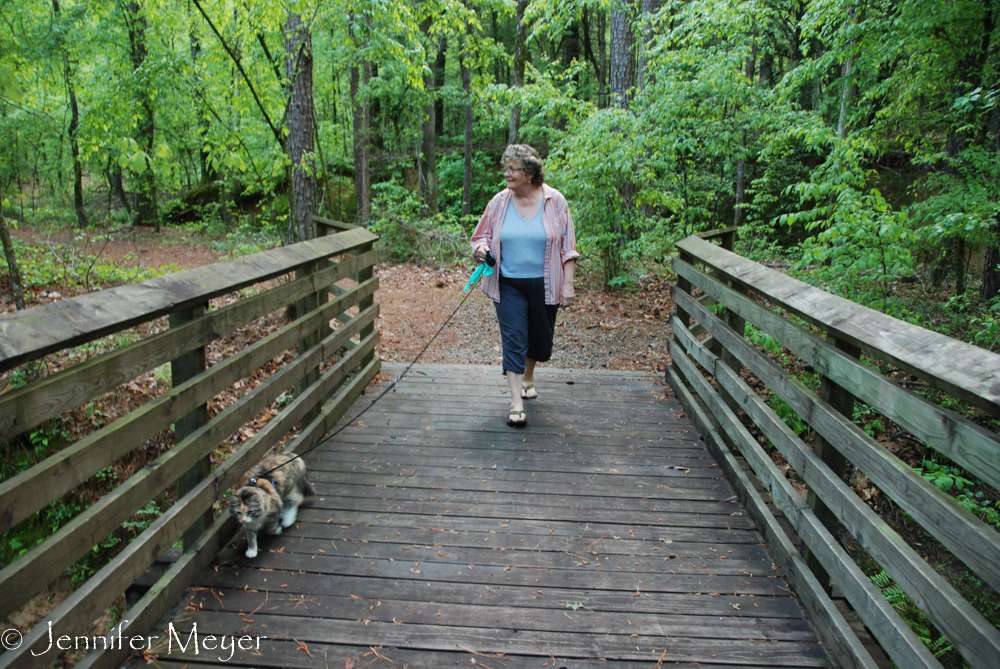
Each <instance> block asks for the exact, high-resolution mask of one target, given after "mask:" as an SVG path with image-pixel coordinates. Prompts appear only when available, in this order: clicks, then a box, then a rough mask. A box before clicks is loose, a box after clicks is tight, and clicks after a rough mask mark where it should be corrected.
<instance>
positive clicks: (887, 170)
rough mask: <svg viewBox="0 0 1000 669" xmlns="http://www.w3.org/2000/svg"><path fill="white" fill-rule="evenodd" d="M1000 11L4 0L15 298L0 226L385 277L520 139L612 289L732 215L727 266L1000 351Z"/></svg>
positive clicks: (423, 253)
mask: <svg viewBox="0 0 1000 669" xmlns="http://www.w3.org/2000/svg"><path fill="white" fill-rule="evenodd" d="M998 16H1000V3H998V2H996V1H995V0H958V1H956V2H948V3H940V2H934V1H932V0H878V1H875V2H863V3H862V2H857V1H856V0H811V1H805V0H803V1H798V0H767V1H743V2H735V1H733V0H690V1H680V0H642V1H641V2H631V3H624V2H613V1H606V0H517V2H516V3H515V2H513V1H511V2H500V1H494V0H487V1H483V2H478V1H477V2H472V1H471V0H470V1H467V2H457V1H450V0H425V1H421V2H407V1H404V0H383V1H380V2H364V3H357V4H354V3H351V2H336V1H330V2H321V1H318V0H313V1H311V2H305V1H291V2H274V1H270V0H245V1H243V2H231V1H220V0H185V1H183V2H163V1H156V0H151V1H144V2H139V1H134V2H123V1H116V2H100V3H99V2H88V1H83V0H51V2H14V1H13V0H6V1H4V2H3V3H2V4H0V18H2V21H3V29H2V33H0V146H2V148H0V195H2V199H3V210H2V211H3V218H2V219H0V221H5V222H0V231H2V232H3V234H2V237H3V239H4V257H5V262H6V265H7V266H8V267H10V268H12V269H13V271H11V272H8V273H9V274H10V275H11V278H10V280H11V282H12V284H13V285H12V286H11V290H16V291H17V292H18V293H20V292H21V288H20V284H21V283H22V282H23V279H15V278H14V277H15V276H17V274H18V272H17V270H16V261H17V256H18V251H19V249H18V245H17V244H16V243H12V242H10V241H9V239H8V238H9V234H7V233H6V229H7V228H9V227H17V226H32V225H36V224H48V225H60V226H63V227H65V228H69V229H88V228H93V227H95V226H105V227H106V228H107V229H108V230H121V229H124V228H126V227H127V226H155V229H157V230H159V229H160V228H161V226H189V227H190V228H194V229H198V230H202V231H205V230H210V231H213V232H215V233H222V234H228V235H229V236H230V237H231V238H234V239H240V238H244V239H248V238H254V239H261V240H263V241H262V242H261V243H263V244H276V243H281V242H283V241H284V242H287V241H293V240H297V239H302V238H308V237H310V236H311V235H312V234H313V231H312V226H311V225H310V223H309V221H310V216H311V215H313V214H320V215H323V216H328V217H330V218H333V219H338V220H344V221H350V222H357V223H361V224H362V225H366V226H369V227H371V228H372V229H373V230H376V231H377V232H379V233H380V234H382V235H383V245H384V248H385V249H386V253H387V255H388V257H390V258H392V259H397V260H406V259H413V260H423V261H429V262H445V261H450V260H452V259H454V258H455V257H456V256H462V257H464V256H465V255H466V251H465V248H466V247H465V239H466V238H467V236H468V234H469V232H470V230H471V226H472V225H473V224H474V220H475V217H476V216H477V215H478V214H479V213H480V212H481V210H482V208H483V206H484V205H485V203H486V202H487V201H488V198H489V197H490V196H491V195H492V194H493V193H494V192H496V190H498V188H499V187H500V186H501V185H502V183H503V180H502V177H501V174H500V170H499V154H500V153H501V152H502V149H503V147H504V146H505V144H506V143H508V142H513V141H520V142H526V143H530V144H533V145H535V146H536V147H538V148H539V149H540V150H541V152H542V154H543V156H545V157H546V160H547V163H546V168H547V175H548V180H549V182H550V183H551V184H552V185H554V186H555V187H557V188H559V189H560V190H562V191H563V192H564V194H565V195H566V196H567V198H568V199H569V201H570V203H571V206H572V208H573V213H574V217H575V221H576V226H577V229H578V236H579V237H580V242H581V245H582V247H583V250H584V251H585V253H586V256H587V258H588V259H589V260H590V262H591V263H592V265H593V267H594V268H595V271H596V272H599V275H600V277H601V279H602V281H603V283H604V284H605V285H606V286H607V287H610V288H619V289H628V288H629V287H630V286H631V285H633V284H634V283H635V282H636V281H637V280H638V279H639V278H640V277H641V276H642V275H644V274H645V273H648V272H661V273H662V272H665V271H666V270H665V265H664V264H663V262H664V261H665V259H666V258H667V256H669V255H670V254H672V253H673V247H672V244H673V242H674V241H675V240H677V239H679V238H682V237H684V236H686V235H688V234H690V233H692V232H693V231H699V230H704V229H709V228H713V227H721V226H725V225H733V224H735V225H738V226H740V239H741V249H742V251H743V252H744V253H746V254H748V255H750V256H751V257H754V258H756V259H767V260H772V261H776V263H777V264H788V265H791V266H792V267H791V268H790V271H793V272H803V273H804V274H806V275H807V276H808V280H810V281H813V282H819V283H821V284H823V285H825V286H826V287H828V288H829V289H831V290H834V291H836V292H841V293H843V294H845V295H847V296H848V297H851V298H852V299H855V300H857V301H860V302H862V303H864V304H868V305H871V306H874V307H876V308H879V309H882V310H885V311H887V312H888V313H890V314H891V315H894V316H897V317H902V318H905V319H908V320H912V321H915V322H920V323H921V324H923V325H925V326H928V327H938V326H939V325H940V323H939V322H938V321H942V320H947V319H942V318H936V317H933V316H931V315H930V312H928V311H927V310H926V309H924V310H921V309H919V308H916V307H915V306H914V299H915V298H920V299H923V300H927V301H929V303H937V306H938V307H940V306H941V303H945V304H946V305H948V306H950V307H951V308H952V310H953V311H956V312H962V313H965V312H966V311H967V312H968V313H969V314H973V313H974V314H976V316H975V318H974V319H973V320H970V321H968V322H965V321H964V320H963V319H961V318H960V320H962V321H963V322H961V323H958V324H957V325H956V327H957V330H955V332H956V333H957V334H958V336H964V337H965V338H967V339H969V340H971V341H974V342H975V343H978V344H981V345H984V346H987V347H992V346H993V345H994V344H995V343H996V340H997V337H998V335H1000V328H998V325H997V321H996V320H995V319H994V318H993V316H992V314H993V313H994V312H993V311H991V310H990V308H991V307H994V306H997V303H996V302H994V300H995V298H996V296H997V294H998V289H1000V271H998V269H997V267H998V260H1000V254H998V248H997V247H998V240H997V234H998V232H997V231H998V216H1000V204H998V201H1000V197H998V191H1000V150H998V149H1000V80H998V74H997V73H998V68H1000V34H998V32H997V23H998ZM21 251H22V253H29V251H27V250H25V249H21ZM914 285H915V286H917V287H918V288H919V290H912V289H911V288H913V286H914ZM953 329H954V328H953Z"/></svg>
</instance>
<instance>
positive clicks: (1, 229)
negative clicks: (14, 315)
mask: <svg viewBox="0 0 1000 669" xmlns="http://www.w3.org/2000/svg"><path fill="white" fill-rule="evenodd" d="M0 242H2V244H3V255H4V258H6V259H7V271H8V272H9V273H10V283H11V286H12V287H13V289H14V308H16V309H17V310H18V311H20V310H22V309H24V280H23V279H22V278H21V268H20V266H19V265H18V264H17V255H16V254H15V253H14V244H13V242H11V239H10V230H8V229H7V219H6V218H4V216H3V208H2V207H0Z"/></svg>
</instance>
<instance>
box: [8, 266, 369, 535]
mask: <svg viewBox="0 0 1000 669" xmlns="http://www.w3.org/2000/svg"><path fill="white" fill-rule="evenodd" d="M377 287H378V283H377V280H373V281H371V282H369V283H367V284H361V285H359V286H357V287H356V288H354V289H353V290H352V291H351V292H350V293H348V294H345V295H344V296H342V297H340V298H338V299H337V300H335V301H333V302H329V303H327V304H326V305H324V306H323V307H320V308H318V309H316V310H315V311H314V312H312V313H310V314H304V315H303V316H302V318H300V319H298V320H296V321H293V322H292V323H290V324H288V325H286V326H285V327H283V328H281V329H280V330H277V331H275V332H273V333H271V334H270V335H268V336H266V337H264V338H263V339H261V340H259V341H257V342H255V343H253V344H251V345H250V346H248V347H246V348H244V349H243V350H241V351H240V352H239V353H236V354H235V355H232V356H230V357H229V358H227V359H226V360H224V361H223V362H221V363H219V364H218V365H215V366H214V367H212V368H211V369H209V370H207V371H205V372H203V373H201V374H199V375H198V376H197V377H194V378H192V379H190V380H188V381H186V382H184V383H182V384H180V385H178V386H177V387H175V388H174V389H172V390H171V391H169V392H167V393H165V394H163V395H161V396H159V397H157V398H155V399H153V400H151V401H150V402H147V403H146V404H144V405H143V406H142V407H140V408H138V409H136V410H134V411H132V412H131V413H129V414H128V415H126V416H123V417H122V418H120V419H119V420H117V421H115V422H114V423H111V424H109V425H106V426H105V427H103V428H101V429H100V430H98V431H97V432H94V433H92V434H90V435H88V436H86V437H84V438H83V439H81V440H80V441H78V442H76V443H75V444H73V445H72V446H69V447H67V448H64V449H63V450H61V451H60V452H58V453H56V454H55V455H53V456H51V457H48V458H46V459H45V460H43V461H42V462H40V463H38V464H37V465H35V466H33V467H31V468H30V469H27V470H25V471H23V472H21V473H20V474H18V475H17V476H14V477H12V478H10V479H9V480H7V481H4V482H3V483H0V531H6V530H8V529H9V528H10V527H12V526H13V525H15V524H17V523H18V522H20V521H21V520H23V519H24V518H26V517H28V516H29V515H30V514H32V513H34V512H35V511H37V510H39V509H41V508H43V507H44V506H45V505H46V504H48V503H49V502H50V501H51V500H53V499H56V498H58V497H59V495H62V494H63V493H65V492H66V491H68V490H71V489H72V488H73V487H74V486H76V485H78V484H80V483H82V482H83V481H85V480H87V478H89V477H90V476H92V475H93V474H94V472H96V471H98V470H100V469H102V468H104V467H107V466H110V465H111V464H112V463H113V462H114V461H115V460H117V459H118V458H120V457H123V456H124V455H125V454H127V453H129V452H130V451H132V450H133V449H135V448H138V447H139V446H140V445H142V444H143V443H144V442H145V441H146V440H147V439H149V438H151V437H152V436H153V435H154V434H156V433H157V432H158V431H160V430H162V429H164V428H166V427H168V426H169V425H170V424H171V423H172V422H174V421H175V420H178V419H179V418H181V417H182V416H184V415H185V414H186V413H187V412H188V411H190V410H191V409H193V408H194V407H196V406H197V405H198V404H200V403H202V402H205V401H207V400H208V399H210V398H211V397H213V396H215V395H216V394H218V393H219V392H221V391H222V390H223V389H224V388H226V387H228V386H229V385H231V384H232V383H234V382H235V381H237V380H239V379H242V378H245V377H246V376H248V375H250V374H251V373H253V371H254V370H256V369H257V368H258V367H260V366H261V365H262V364H264V363H265V362H267V361H268V360H270V359H271V358H272V357H274V356H275V355H277V354H278V353H280V352H281V351H284V350H285V349H287V348H289V347H290V346H292V345H293V344H294V342H295V341H296V339H297V338H298V337H299V336H300V333H301V332H305V331H308V330H310V329H313V328H316V327H317V326H318V325H319V324H320V323H322V322H324V321H329V319H330V317H331V315H332V314H333V313H334V312H336V311H338V310H339V309H340V308H342V307H341V306H339V304H340V303H341V302H343V303H346V304H351V303H352V298H351V297H350V296H351V295H353V296H355V297H354V300H355V301H356V299H357V296H367V295H370V294H372V293H373V292H374V291H375V290H376V288H377ZM376 316H377V310H373V311H372V312H371V313H369V314H368V317H367V320H366V321H365V323H373V322H374V321H375V318H376ZM365 323H354V324H352V325H348V326H345V328H343V330H342V332H343V333H344V334H343V335H342V336H340V337H339V338H337V339H336V346H333V345H330V346H327V347H326V348H327V349H328V350H326V351H325V352H323V355H322V356H320V355H319V354H320V351H316V352H315V353H314V355H313V356H312V357H313V358H314V360H313V362H315V363H317V364H318V363H319V361H320V360H322V359H324V358H325V357H326V356H329V355H332V354H333V353H336V351H337V349H338V348H339V347H340V346H343V344H344V342H346V341H348V340H349V339H350V337H351V336H353V335H354V334H356V333H358V331H359V330H360V329H361V326H362V325H364V324H365ZM298 362H299V361H296V363H295V364H297V363H298ZM281 373H282V374H287V373H289V371H288V370H286V371H283V372H281ZM297 378H298V377H297ZM283 390H284V389H279V390H278V392H277V393H276V395H277V394H280V393H281V392H283ZM268 401H270V400H268ZM258 410H259V409H258ZM252 415H253V414H250V416H248V417H246V420H249V417H252ZM171 482H172V481H171Z"/></svg>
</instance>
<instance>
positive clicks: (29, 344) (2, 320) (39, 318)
mask: <svg viewBox="0 0 1000 669" xmlns="http://www.w3.org/2000/svg"><path fill="white" fill-rule="evenodd" d="M377 239H378V236H377V235H375V234H373V233H371V232H368V231H367V230H365V229H363V228H357V229H354V230H349V231H346V232H341V233H338V234H335V235H330V236H326V237H319V238H317V239H312V240H309V241H305V242H300V243H298V244H292V245H289V246H284V247H281V248H277V249H272V250H270V251H262V252H261V253H256V254H254V255H251V256H246V257H243V258H238V259H236V260H231V261H227V262H220V263H215V264H212V265H206V266H204V267H198V268H195V269H191V270H187V271H184V272H178V273H176V274H170V275H167V276H161V277H156V278H153V279H148V280H146V281H142V282H140V283H136V284H130V285H127V286H120V287H118V288H110V289H108V290H104V291H99V292H96V293H88V294H87V295H81V296H80V297H74V298H69V299H66V300H59V301H58V302H52V303H50V304H46V305H43V306H40V307H35V308H34V309H28V310H26V311H18V312H15V313H11V314H4V315H2V316H0V372H3V371H6V370H9V369H12V368H13V367H16V366H17V365H19V364H21V363H23V362H26V361H28V360H33V359H35V358H39V357H41V356H43V355H46V354H48V353H52V352H54V351H58V350H60V349H64V348H68V347H71V346H77V345H79V344H83V343H86V342H89V341H93V340H94V339H97V338H99V337H103V336H105V335H108V334H111V333H113V332H118V331H120V330H123V329H125V328H129V327H132V326H133V325H138V324H139V323H143V322H145V321H149V320H152V319H154V318H158V317H159V316H163V315H165V314H167V313H170V312H172V311H177V310H180V309H185V308H188V307H192V306H195V305H199V304H204V303H205V302H207V301H208V300H210V299H212V298H214V297H218V296H220V295H225V294H226V293H230V292H232V291H234V290H238V289H241V288H245V287H246V286H250V285H253V284H255V283H259V282H261V281H266V280H268V279H272V278H274V277H277V276H280V275H282V274H286V273H288V272H291V271H294V270H296V269H298V268H300V267H303V266H305V265H309V264H311V263H314V262H316V261H317V260H321V259H324V258H329V257H330V256H333V255H337V254H340V253H343V252H345V251H346V250H348V249H352V248H357V247H358V246H360V245H363V244H366V243H372V242H374V241H375V240H377Z"/></svg>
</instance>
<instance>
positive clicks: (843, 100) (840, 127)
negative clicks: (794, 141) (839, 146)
mask: <svg viewBox="0 0 1000 669" xmlns="http://www.w3.org/2000/svg"><path fill="white" fill-rule="evenodd" d="M848 16H850V17H851V23H852V24H853V25H855V26H857V25H858V22H859V17H860V13H859V12H858V10H857V8H856V7H852V8H851V9H850V10H849V11H848ZM855 44H857V40H856V39H855V40H852V41H851V46H852V53H851V54H849V55H848V56H847V60H845V61H844V65H843V67H842V69H841V76H842V77H843V79H844V82H843V85H842V87H841V92H840V118H839V120H838V121H837V136H838V137H840V139H846V138H847V131H848V127H847V116H848V114H849V112H850V108H851V101H852V99H853V98H854V95H855V91H856V89H857V86H856V85H855V84H854V82H853V81H852V80H851V75H852V71H853V69H854V53H853V46H854V45H855Z"/></svg>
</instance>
